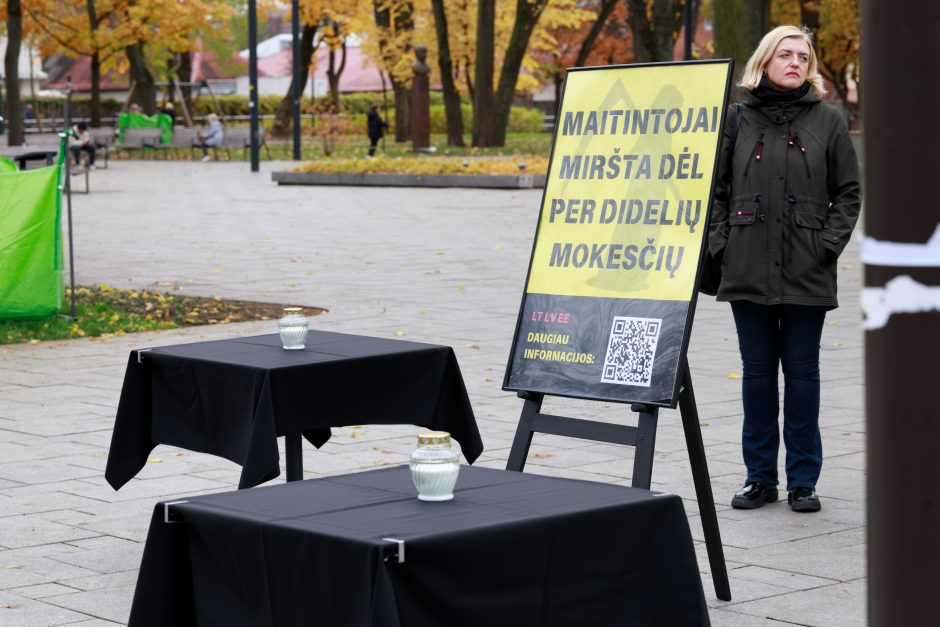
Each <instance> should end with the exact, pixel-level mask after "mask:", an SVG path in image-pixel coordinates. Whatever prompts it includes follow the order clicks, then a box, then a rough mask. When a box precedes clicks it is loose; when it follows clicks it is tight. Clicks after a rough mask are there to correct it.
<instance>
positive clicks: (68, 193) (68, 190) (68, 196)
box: [62, 75, 78, 320]
mask: <svg viewBox="0 0 940 627" xmlns="http://www.w3.org/2000/svg"><path fill="white" fill-rule="evenodd" d="M62 117H64V118H65V129H64V132H65V133H71V132H72V76H71V75H69V76H68V77H66V79H65V111H64V112H63V116H62ZM65 203H66V205H65V206H66V213H67V215H68V221H69V279H70V281H71V284H72V290H71V305H72V308H71V309H72V320H77V319H78V316H77V315H76V313H75V251H74V242H75V238H74V237H72V155H71V151H70V150H69V143H68V140H66V143H65Z"/></svg>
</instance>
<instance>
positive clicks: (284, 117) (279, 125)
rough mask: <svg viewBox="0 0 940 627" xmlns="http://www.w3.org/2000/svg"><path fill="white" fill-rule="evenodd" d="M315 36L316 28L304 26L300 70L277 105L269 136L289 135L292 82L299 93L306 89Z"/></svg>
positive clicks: (292, 104)
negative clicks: (298, 85) (297, 84)
mask: <svg viewBox="0 0 940 627" xmlns="http://www.w3.org/2000/svg"><path fill="white" fill-rule="evenodd" d="M316 35H317V27H316V25H314V26H309V25H307V24H304V28H303V31H302V32H301V33H300V68H301V71H300V72H299V73H298V74H297V75H295V76H294V77H293V79H291V84H290V88H289V89H288V90H287V95H286V96H284V99H283V100H281V102H280V104H278V105H277V112H276V113H275V114H274V124H273V125H272V126H271V134H272V135H274V136H276V137H287V136H288V135H290V131H291V127H292V125H293V121H294V117H293V112H294V110H293V107H294V81H295V80H299V81H300V90H299V91H300V93H301V94H302V93H304V89H306V87H307V76H308V75H309V73H310V59H312V58H313V40H314V39H315V38H316Z"/></svg>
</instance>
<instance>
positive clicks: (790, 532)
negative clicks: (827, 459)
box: [689, 502, 851, 553]
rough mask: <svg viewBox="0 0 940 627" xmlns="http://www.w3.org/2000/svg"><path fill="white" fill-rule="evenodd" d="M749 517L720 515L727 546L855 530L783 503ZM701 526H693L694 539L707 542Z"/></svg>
mask: <svg viewBox="0 0 940 627" xmlns="http://www.w3.org/2000/svg"><path fill="white" fill-rule="evenodd" d="M747 513H748V514H750V515H749V516H746V517H744V519H743V520H739V519H735V518H732V517H731V516H732V515H733V514H729V513H728V512H726V511H723V512H721V513H720V514H719V516H718V528H719V530H720V532H721V539H722V541H723V542H724V544H725V545H731V546H736V547H740V548H744V549H756V548H759V547H767V546H775V545H778V544H779V543H786V542H792V541H794V540H802V539H805V538H808V537H815V536H820V535H824V534H831V533H835V532H838V531H845V530H848V529H851V526H850V525H848V524H846V523H841V522H837V521H832V520H825V519H821V518H819V517H816V516H813V515H808V514H802V515H800V514H797V513H795V512H791V511H790V508H789V507H788V506H787V505H786V503H780V502H777V503H769V504H767V505H765V506H764V507H762V508H760V509H757V510H749V511H747ZM809 519H812V520H809ZM692 522H693V519H691V518H690V520H689V523H690V524H692ZM700 525H701V523H699V524H698V525H692V533H693V537H694V538H695V539H696V540H704V539H705V538H704V535H699V534H698V530H699V529H701V526H700ZM762 550H763V549H762ZM755 552H757V553H759V552H762V551H755Z"/></svg>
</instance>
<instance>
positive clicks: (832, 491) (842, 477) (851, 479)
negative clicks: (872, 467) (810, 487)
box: [816, 461, 865, 507]
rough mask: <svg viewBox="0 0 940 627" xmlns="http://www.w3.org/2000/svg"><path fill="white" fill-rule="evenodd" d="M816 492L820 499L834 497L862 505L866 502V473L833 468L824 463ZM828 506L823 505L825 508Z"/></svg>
mask: <svg viewBox="0 0 940 627" xmlns="http://www.w3.org/2000/svg"><path fill="white" fill-rule="evenodd" d="M816 492H817V493H818V494H819V495H820V497H822V496H825V495H832V496H833V497H837V498H840V499H844V500H851V501H855V502H857V503H859V504H860V506H861V504H862V503H864V500H865V473H864V472H859V471H858V470H853V469H850V468H843V467H838V466H836V467H832V468H830V467H829V466H827V465H826V463H825V461H823V470H822V474H821V475H820V476H819V482H818V483H817V484H816ZM825 506H826V504H825V503H823V507H825Z"/></svg>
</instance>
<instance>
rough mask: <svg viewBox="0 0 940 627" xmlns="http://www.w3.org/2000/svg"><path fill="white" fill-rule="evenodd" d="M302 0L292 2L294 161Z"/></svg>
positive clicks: (297, 137)
mask: <svg viewBox="0 0 940 627" xmlns="http://www.w3.org/2000/svg"><path fill="white" fill-rule="evenodd" d="M299 5H300V2H299V0H292V2H291V12H292V15H291V20H290V28H291V37H292V40H291V43H292V46H293V53H294V54H293V58H294V60H293V64H292V66H291V67H292V68H293V72H292V74H293V77H292V78H291V90H292V94H291V97H292V98H293V100H294V161H300V96H301V92H300V76H301V67H300V6H299Z"/></svg>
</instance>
